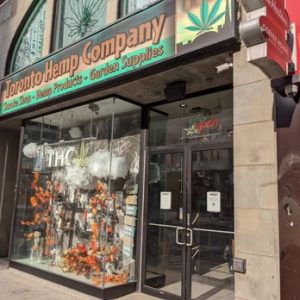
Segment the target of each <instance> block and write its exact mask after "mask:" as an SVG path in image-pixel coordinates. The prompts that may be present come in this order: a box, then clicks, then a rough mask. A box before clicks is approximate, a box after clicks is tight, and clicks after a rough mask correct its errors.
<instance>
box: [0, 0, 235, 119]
mask: <svg viewBox="0 0 300 300" xmlns="http://www.w3.org/2000/svg"><path fill="white" fill-rule="evenodd" d="M232 3H234V1H231V0H177V1H174V0H163V1H161V2H158V3H157V4H155V5H153V6H150V7H149V8H147V9H146V10H143V11H141V12H139V13H137V14H134V15H132V16H130V17H128V18H125V19H123V20H120V21H119V22H116V23H115V24H113V25H111V26H110V27H108V28H105V29H103V30H102V31H100V32H97V33H95V34H93V35H91V36H89V37H87V38H85V39H83V40H81V41H79V42H78V43H76V44H74V45H71V46H70V47H67V48H65V49H63V50H61V51H58V52H56V53H53V54H52V55H50V56H48V57H46V58H45V59H43V60H41V61H39V62H37V63H35V64H33V65H31V66H30V67H28V68H25V69H24V70H21V71H20V72H18V73H16V74H13V75H12V76H9V77H6V78H4V79H3V80H2V81H1V93H0V100H1V102H0V105H1V106H0V116H2V115H7V114H9V113H12V112H16V111H20V110H22V109H25V108H27V107H30V106H33V105H36V104H40V103H43V102H45V101H48V100H51V99H55V98H57V97H60V96H63V95H65V94H68V93H71V92H74V91H77V90H79V89H84V88H87V87H89V86H92V85H95V84H97V83H100V82H104V81H107V80H109V79H112V78H115V77H117V76H121V75H123V74H127V73H129V72H131V71H134V70H138V69H141V68H144V67H147V66H149V65H151V64H154V63H156V62H159V61H162V60H166V59H170V58H172V57H174V56H175V55H181V54H184V53H187V52H191V51H195V50H198V49H201V48H203V47H207V46H209V45H212V44H214V43H218V42H220V41H224V40H229V39H232V38H234V36H235V30H234V28H235V26H234V22H235V16H234V11H235V10H234V9H233V4H232ZM175 24H176V28H175Z"/></svg>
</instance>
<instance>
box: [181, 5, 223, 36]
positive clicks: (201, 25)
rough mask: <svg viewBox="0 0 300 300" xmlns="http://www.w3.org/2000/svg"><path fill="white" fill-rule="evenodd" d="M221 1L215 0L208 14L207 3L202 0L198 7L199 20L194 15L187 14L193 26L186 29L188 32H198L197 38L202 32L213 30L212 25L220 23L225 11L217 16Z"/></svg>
mask: <svg viewBox="0 0 300 300" xmlns="http://www.w3.org/2000/svg"><path fill="white" fill-rule="evenodd" d="M221 3H222V0H217V1H216V2H215V4H214V6H213V7H212V9H211V11H210V12H209V8H208V1H207V0H203V1H202V4H201V6H200V18H198V17H197V16H196V15H195V14H194V13H192V12H188V17H189V19H190V20H191V22H192V23H193V24H194V25H193V26H188V27H186V29H187V30H189V31H198V33H197V36H199V35H200V34H201V33H203V32H207V31H211V30H213V27H212V26H213V25H214V24H216V23H217V22H218V21H220V20H221V19H222V18H223V17H224V15H225V13H226V11H224V12H222V13H220V14H218V11H219V9H220V6H221Z"/></svg>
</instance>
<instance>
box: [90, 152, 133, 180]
mask: <svg viewBox="0 0 300 300" xmlns="http://www.w3.org/2000/svg"><path fill="white" fill-rule="evenodd" d="M110 162H111V164H110ZM87 166H88V170H89V173H90V174H91V175H92V176H95V177H97V178H107V177H111V178H113V179H116V178H125V177H126V176H127V173H128V166H127V163H126V159H125V158H123V157H120V156H117V155H115V154H114V153H112V155H111V154H110V153H109V152H105V151H97V152H95V153H94V154H92V155H91V156H90V157H89V158H88V162H87Z"/></svg>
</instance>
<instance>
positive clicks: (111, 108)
mask: <svg viewBox="0 0 300 300" xmlns="http://www.w3.org/2000/svg"><path fill="white" fill-rule="evenodd" d="M140 117H141V115H140V109H139V108H138V107H137V106H135V105H132V104H129V103H127V102H124V101H122V100H119V99H107V100H103V101H99V102H95V103H90V104H88V105H83V106H80V107H77V108H72V109H68V110H65V111H62V112H58V113H55V114H51V115H46V116H44V117H40V118H37V119H32V120H30V121H28V122H27V123H26V125H25V137H24V146H23V153H22V154H23V155H22V163H21V174H20V188H19V194H18V204H17V213H16V219H15V231H14V239H13V241H14V243H13V249H12V259H13V260H15V261H17V262H19V263H22V264H27V265H30V266H32V267H35V268H40V269H42V270H45V271H50V272H53V273H56V274H58V275H62V276H66V277H69V278H71V279H75V280H80V281H83V282H85V283H88V284H93V285H96V286H99V287H109V286H112V285H118V284H124V283H127V282H129V281H134V280H135V237H136V216H137V194H138V173H139V153H140Z"/></svg>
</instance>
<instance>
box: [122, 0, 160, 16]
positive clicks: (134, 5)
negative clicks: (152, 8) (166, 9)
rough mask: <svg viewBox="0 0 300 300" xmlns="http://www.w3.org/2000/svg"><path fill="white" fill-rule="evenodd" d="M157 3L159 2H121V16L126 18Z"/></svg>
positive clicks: (146, 0)
mask: <svg viewBox="0 0 300 300" xmlns="http://www.w3.org/2000/svg"><path fill="white" fill-rule="evenodd" d="M156 1H157V0H123V1H121V14H122V15H121V16H122V17H123V16H126V15H128V14H130V13H132V12H134V11H136V10H139V9H142V8H144V7H146V6H147V5H149V4H151V3H153V2H156Z"/></svg>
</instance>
